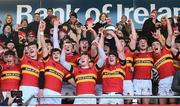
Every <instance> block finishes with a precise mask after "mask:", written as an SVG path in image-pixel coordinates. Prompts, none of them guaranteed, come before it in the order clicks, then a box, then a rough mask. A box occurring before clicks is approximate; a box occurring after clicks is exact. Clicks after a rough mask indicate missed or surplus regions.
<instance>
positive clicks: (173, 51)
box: [171, 36, 178, 56]
mask: <svg viewBox="0 0 180 107" xmlns="http://www.w3.org/2000/svg"><path fill="white" fill-rule="evenodd" d="M175 39H176V36H173V37H172V42H171V44H172V46H171V52H172V54H173V55H174V56H176V55H177V54H178V49H176V47H175Z"/></svg>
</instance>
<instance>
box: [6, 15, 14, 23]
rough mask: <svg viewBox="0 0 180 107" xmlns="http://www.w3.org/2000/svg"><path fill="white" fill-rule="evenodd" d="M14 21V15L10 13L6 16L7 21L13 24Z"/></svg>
mask: <svg viewBox="0 0 180 107" xmlns="http://www.w3.org/2000/svg"><path fill="white" fill-rule="evenodd" d="M12 21H13V17H12V16H11V15H8V16H7V17H6V23H9V24H11V23H12Z"/></svg>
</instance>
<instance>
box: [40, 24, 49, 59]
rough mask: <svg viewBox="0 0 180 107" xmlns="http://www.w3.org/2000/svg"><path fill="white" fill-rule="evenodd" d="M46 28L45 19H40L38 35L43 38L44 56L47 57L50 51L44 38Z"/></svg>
mask: <svg viewBox="0 0 180 107" xmlns="http://www.w3.org/2000/svg"><path fill="white" fill-rule="evenodd" d="M45 28H46V23H45V22H44V21H40V24H39V29H38V32H39V33H38V36H40V39H41V45H42V51H43V58H46V57H47V56H48V51H47V47H46V43H45V39H44V30H45Z"/></svg>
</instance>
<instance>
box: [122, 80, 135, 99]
mask: <svg viewBox="0 0 180 107" xmlns="http://www.w3.org/2000/svg"><path fill="white" fill-rule="evenodd" d="M123 95H124V96H133V95H134V88H133V82H132V80H124V81H123Z"/></svg>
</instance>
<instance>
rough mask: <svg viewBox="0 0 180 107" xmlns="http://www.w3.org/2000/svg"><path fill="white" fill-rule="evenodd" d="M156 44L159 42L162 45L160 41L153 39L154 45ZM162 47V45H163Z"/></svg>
mask: <svg viewBox="0 0 180 107" xmlns="http://www.w3.org/2000/svg"><path fill="white" fill-rule="evenodd" d="M154 42H159V43H160V44H161V42H160V41H159V40H158V39H153V41H152V44H153V43H154ZM152 44H151V45H152ZM161 45H162V44H161Z"/></svg>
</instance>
